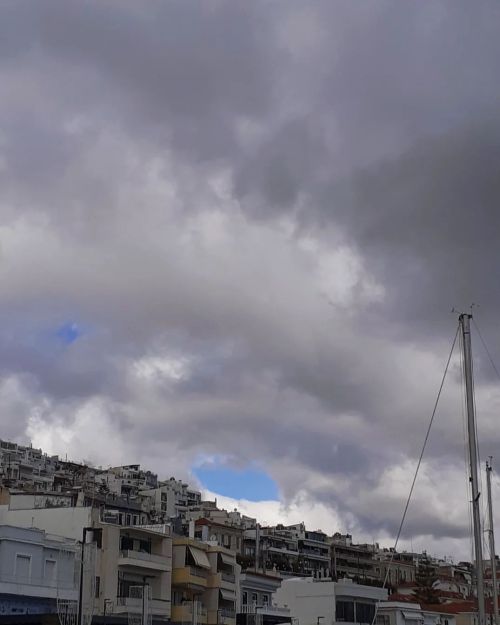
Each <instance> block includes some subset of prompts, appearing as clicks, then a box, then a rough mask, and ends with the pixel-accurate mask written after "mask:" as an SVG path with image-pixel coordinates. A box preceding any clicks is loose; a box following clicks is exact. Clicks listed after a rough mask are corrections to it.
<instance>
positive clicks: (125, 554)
mask: <svg viewBox="0 0 500 625" xmlns="http://www.w3.org/2000/svg"><path fill="white" fill-rule="evenodd" d="M118 566H130V567H134V568H137V567H139V568H141V569H149V570H152V571H159V572H160V573H161V572H165V571H170V570H171V569H172V563H171V560H170V558H168V557H167V556H157V555H154V554H152V553H144V552H142V551H132V550H131V549H125V550H123V551H120V558H119V560H118Z"/></svg>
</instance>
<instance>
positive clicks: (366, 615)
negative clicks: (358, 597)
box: [356, 602, 375, 624]
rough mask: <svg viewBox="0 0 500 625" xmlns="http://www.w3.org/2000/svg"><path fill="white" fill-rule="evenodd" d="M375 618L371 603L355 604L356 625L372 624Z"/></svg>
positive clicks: (373, 606) (373, 607)
mask: <svg viewBox="0 0 500 625" xmlns="http://www.w3.org/2000/svg"><path fill="white" fill-rule="evenodd" d="M374 616H375V605H374V604H373V603H358V602H357V603H356V623H370V624H371V623H372V622H373V617H374Z"/></svg>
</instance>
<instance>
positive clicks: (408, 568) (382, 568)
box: [374, 550, 418, 588]
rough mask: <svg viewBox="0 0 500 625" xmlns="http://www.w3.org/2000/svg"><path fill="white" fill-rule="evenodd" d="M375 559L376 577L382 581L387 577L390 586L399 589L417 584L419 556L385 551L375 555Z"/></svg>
mask: <svg viewBox="0 0 500 625" xmlns="http://www.w3.org/2000/svg"><path fill="white" fill-rule="evenodd" d="M374 559H375V575H376V576H377V577H378V579H380V580H382V581H383V580H385V579H386V577H387V584H388V586H390V587H392V588H397V587H399V586H400V585H401V584H408V585H412V584H414V583H415V579H416V572H417V564H416V563H417V562H418V554H414V553H406V552H401V553H398V552H394V553H393V552H392V551H390V550H383V551H379V552H378V553H376V554H374Z"/></svg>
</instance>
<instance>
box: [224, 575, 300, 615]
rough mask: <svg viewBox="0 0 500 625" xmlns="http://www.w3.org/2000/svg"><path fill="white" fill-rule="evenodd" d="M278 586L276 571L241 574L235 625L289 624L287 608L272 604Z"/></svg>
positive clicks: (278, 576) (278, 580) (278, 577)
mask: <svg viewBox="0 0 500 625" xmlns="http://www.w3.org/2000/svg"><path fill="white" fill-rule="evenodd" d="M280 586H281V577H280V575H279V573H277V572H276V571H266V572H265V573H264V572H259V571H255V570H249V569H247V570H246V571H245V572H244V573H241V574H240V589H239V597H238V605H237V615H236V625H254V624H255V623H257V622H258V623H260V625H278V624H279V623H291V617H290V610H289V608H286V607H283V606H278V605H277V604H276V603H274V602H273V594H274V593H275V592H276V591H277V590H278V588H279V587H280Z"/></svg>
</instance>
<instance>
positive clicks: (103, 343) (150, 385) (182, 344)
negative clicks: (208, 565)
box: [0, 0, 500, 558]
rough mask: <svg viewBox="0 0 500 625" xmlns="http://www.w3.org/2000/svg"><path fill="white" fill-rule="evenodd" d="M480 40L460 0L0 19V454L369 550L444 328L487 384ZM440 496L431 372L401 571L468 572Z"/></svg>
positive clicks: (493, 12)
mask: <svg viewBox="0 0 500 625" xmlns="http://www.w3.org/2000/svg"><path fill="white" fill-rule="evenodd" d="M499 30H500V7H499V6H498V4H497V3H496V2H494V1H489V0H486V1H485V2H482V3H480V4H477V3H476V4H471V3H470V2H467V1H465V0H448V1H446V2H443V1H440V0H435V1H434V2H420V1H418V0H412V1H409V2H404V3H403V2H397V1H396V0H392V1H386V0H378V1H377V2H353V1H352V0H317V1H316V2H314V3H312V2H306V1H305V0H274V1H270V0H254V1H253V2H246V1H243V0H242V1H239V0H203V1H198V2H196V1H194V0H193V1H191V0H171V1H169V2H159V3H137V2H132V1H128V0H119V1H118V0H110V1H108V2H104V3H103V2H98V1H97V0H89V1H87V2H85V3H81V2H71V1H70V2H68V1H67V0H64V1H60V2H58V1H53V0H45V1H44V2H34V1H33V2H29V1H28V2H17V1H10V0H5V1H4V2H2V3H1V4H0V80H1V84H2V98H1V99H0V301H1V306H0V322H1V323H0V415H1V416H0V419H1V422H0V423H1V437H2V438H4V439H10V440H16V441H19V442H28V441H32V442H33V444H34V445H36V446H38V447H42V448H43V449H44V450H46V451H48V452H50V453H59V454H61V455H62V456H64V455H65V454H67V455H68V457H70V458H73V459H75V460H79V461H90V462H93V463H94V464H95V465H97V466H108V465H110V464H127V463H138V462H140V463H141V464H143V465H144V466H146V467H147V468H150V469H153V470H155V471H157V472H158V473H159V474H160V476H164V477H169V476H170V475H175V476H177V477H180V478H183V479H188V480H189V481H190V482H191V483H193V484H195V485H198V486H199V487H201V488H203V489H205V490H206V491H207V494H212V495H214V496H218V501H219V502H225V504H226V505H227V506H231V507H233V506H239V507H240V508H241V509H242V511H246V512H247V513H252V514H254V515H258V516H259V518H261V519H267V520H268V521H269V522H272V521H276V522H277V521H278V520H281V521H282V522H284V523H286V522H290V523H291V522H298V521H305V522H306V523H307V524H308V526H310V527H312V529H318V528H322V529H323V530H324V531H328V532H335V531H341V532H349V533H351V534H353V535H354V537H355V539H358V540H360V541H368V542H372V541H373V542H375V541H379V542H381V543H383V544H385V545H390V544H392V543H393V541H394V538H395V534H396V531H397V527H398V525H399V521H400V518H401V514H402V510H403V506H404V501H405V498H406V496H407V493H408V490H409V486H410V483H411V479H412V476H413V471H414V469H415V464H416V460H417V458H418V455H419V453H420V449H421V445H422V441H423V437H424V434H425V430H426V427H427V424H428V420H429V417H430V413H431V410H432V406H433V403H434V400H435V397H436V393H437V390H438V387H439V384H440V381H441V376H442V374H443V370H444V365H445V362H446V359H447V356H448V353H449V350H450V347H451V343H452V339H453V336H454V334H455V330H456V324H457V314H456V313H452V312H451V310H452V309H453V308H455V309H458V310H469V307H470V306H471V304H472V303H475V304H476V306H475V307H474V309H473V311H474V317H475V321H476V323H477V325H478V327H479V328H480V329H481V332H482V335H483V337H484V340H485V342H486V344H487V346H488V349H489V351H490V354H491V356H492V358H493V360H494V361H495V362H497V363H500V318H499V311H500V279H499V278H500V276H499V270H500V263H499V261H500V258H499V248H498V241H499V240H500V210H499V208H498V207H499V201H500V175H499V174H500V114H499V111H500V107H499V100H500V82H499V81H498V58H499V55H500V38H499V37H498V32H499ZM473 351H474V358H475V375H476V379H475V384H476V387H475V388H476V401H477V411H478V433H479V444H480V453H481V457H482V459H483V461H484V459H485V458H486V457H487V456H488V455H493V456H495V455H496V454H497V452H498V448H499V446H500V429H499V428H498V426H497V423H498V414H499V413H500V392H499V380H498V377H497V376H496V374H495V371H494V369H493V368H492V367H491V364H490V362H489V359H488V358H487V356H486V353H485V351H484V349H483V348H482V344H481V342H480V341H479V340H478V339H477V335H475V336H473ZM499 366H500V364H499ZM493 463H494V464H495V459H494V460H493ZM498 463H499V464H500V459H498ZM483 464H484V463H483ZM466 475H467V472H466V468H465V462H464V415H463V389H462V384H461V378H460V360H459V355H458V352H457V353H456V354H455V355H454V357H453V359H452V363H451V368H450V372H449V376H448V378H447V380H446V384H445V387H444V390H443V395H442V398H441V402H440V405H439V409H438V412H437V415H436V421H435V424H434V426H433V430H432V434H431V438H430V441H429V445H428V448H427V450H426V454H425V457H424V462H423V465H422V469H421V474H420V476H419V480H418V482H417V485H416V489H415V493H414V498H413V501H412V503H411V506H410V509H409V512H408V517H407V522H406V523H405V526H404V528H403V533H402V538H401V546H402V547H408V548H409V547H412V548H427V549H428V550H429V551H432V552H434V553H436V554H438V555H454V556H455V557H457V558H465V557H470V539H469V512H468V503H467V502H468V497H469V495H468V491H467V488H468V486H467V479H466ZM493 491H494V495H495V496H496V497H497V498H498V495H499V481H498V479H497V478H496V477H495V478H494V483H493ZM496 509H497V511H498V512H497V518H498V520H499V521H500V504H499V505H497V506H496Z"/></svg>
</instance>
